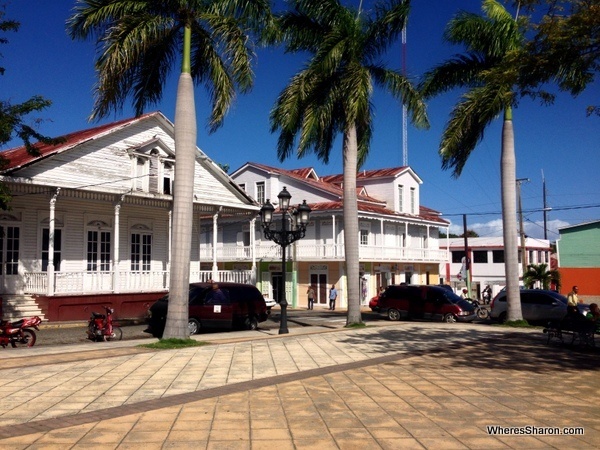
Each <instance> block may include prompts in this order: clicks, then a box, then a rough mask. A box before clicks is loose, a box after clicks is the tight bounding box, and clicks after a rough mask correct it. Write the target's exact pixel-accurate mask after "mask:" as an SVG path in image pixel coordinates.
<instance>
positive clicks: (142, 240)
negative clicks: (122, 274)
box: [131, 233, 152, 272]
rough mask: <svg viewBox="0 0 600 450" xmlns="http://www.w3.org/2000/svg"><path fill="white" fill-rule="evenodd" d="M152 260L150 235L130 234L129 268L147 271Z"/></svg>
mask: <svg viewBox="0 0 600 450" xmlns="http://www.w3.org/2000/svg"><path fill="white" fill-rule="evenodd" d="M151 262H152V235H151V234H147V233H132V234H131V270H133V271H146V272H147V271H149V270H150V263H151Z"/></svg>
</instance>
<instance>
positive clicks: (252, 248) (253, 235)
mask: <svg viewBox="0 0 600 450" xmlns="http://www.w3.org/2000/svg"><path fill="white" fill-rule="evenodd" d="M250 253H251V254H252V255H251V256H252V273H253V274H254V278H255V279H254V281H255V282H256V280H257V279H258V277H257V276H256V217H255V218H253V219H252V220H250Z"/></svg>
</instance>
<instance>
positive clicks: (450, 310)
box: [377, 285, 476, 323]
mask: <svg viewBox="0 0 600 450" xmlns="http://www.w3.org/2000/svg"><path fill="white" fill-rule="evenodd" d="M377 307H378V308H379V312H380V313H381V314H385V315H387V316H388V318H389V319H390V320H400V319H401V318H407V319H430V320H443V321H444V322H449V323H452V322H456V321H459V322H471V321H472V320H473V319H475V317H476V315H475V308H473V305H472V304H471V303H469V302H467V301H466V300H463V299H461V298H460V297H459V296H458V295H456V294H455V293H453V292H450V291H449V290H448V289H445V288H442V287H439V286H414V285H392V286H388V287H387V289H386V290H385V292H384V293H383V294H381V295H380V296H379V300H378V304H377Z"/></svg>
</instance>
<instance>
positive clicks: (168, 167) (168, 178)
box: [163, 162, 175, 195]
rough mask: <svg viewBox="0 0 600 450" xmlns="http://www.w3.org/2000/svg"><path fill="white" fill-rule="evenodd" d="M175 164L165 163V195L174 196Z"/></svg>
mask: <svg viewBox="0 0 600 450" xmlns="http://www.w3.org/2000/svg"><path fill="white" fill-rule="evenodd" d="M173 169H174V168H173V163H171V162H165V164H164V166H163V194H166V195H172V194H173V177H174V173H175V172H174V170H173Z"/></svg>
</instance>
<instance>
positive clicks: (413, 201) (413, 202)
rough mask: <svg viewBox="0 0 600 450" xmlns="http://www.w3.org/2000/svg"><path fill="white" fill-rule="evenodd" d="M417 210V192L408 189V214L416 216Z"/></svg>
mask: <svg viewBox="0 0 600 450" xmlns="http://www.w3.org/2000/svg"><path fill="white" fill-rule="evenodd" d="M416 210H417V192H416V191H415V188H410V213H411V214H416V213H417V212H416Z"/></svg>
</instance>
